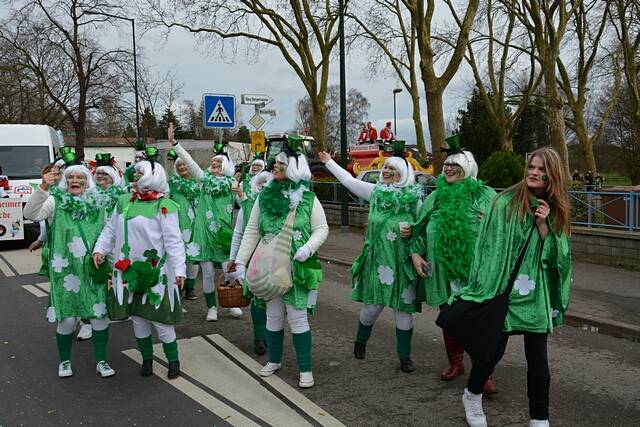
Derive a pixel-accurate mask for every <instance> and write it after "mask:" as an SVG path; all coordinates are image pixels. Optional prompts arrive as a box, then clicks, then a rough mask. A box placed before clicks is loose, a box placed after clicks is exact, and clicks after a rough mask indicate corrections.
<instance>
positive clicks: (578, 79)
mask: <svg viewBox="0 0 640 427" xmlns="http://www.w3.org/2000/svg"><path fill="white" fill-rule="evenodd" d="M609 3H610V2H609V1H604V2H603V1H601V0H591V1H583V2H582V3H581V4H580V5H579V6H578V7H577V8H576V9H575V10H573V15H572V17H571V22H572V25H571V27H570V30H572V34H573V37H571V39H570V41H569V42H568V43H567V46H565V48H564V49H563V50H564V54H563V55H562V56H558V58H557V60H556V62H557V64H558V71H559V74H560V76H559V79H558V85H559V87H560V88H561V90H562V91H563V93H564V95H565V98H566V102H567V106H568V107H569V109H570V110H571V115H572V117H567V118H565V123H566V124H567V126H568V127H569V128H570V129H571V130H572V131H573V132H574V133H575V135H576V138H577V139H578V142H579V143H580V147H581V148H582V154H583V156H584V160H585V163H586V165H587V168H588V169H589V170H591V171H592V172H593V174H594V175H595V174H596V173H597V166H596V159H595V156H594V155H593V144H594V142H595V141H597V140H598V139H599V138H600V135H601V134H602V132H603V130H604V127H605V125H606V122H607V120H608V119H609V116H610V115H611V112H612V111H613V108H614V106H615V105H616V103H617V102H618V96H619V94H620V81H621V76H620V74H621V72H620V67H619V64H618V58H617V55H616V54H615V53H613V54H607V55H605V56H603V55H602V54H600V52H601V50H602V49H601V48H602V43H603V41H604V36H605V34H606V27H607V23H608V22H609ZM594 24H595V25H594ZM572 52H575V54H572ZM563 57H564V59H563ZM567 59H569V61H570V63H569V65H568V66H567V65H566V64H567ZM606 62H608V63H609V64H610V65H609V66H605V65H604V63H606ZM601 64H602V65H601ZM598 66H600V69H601V70H600V71H601V73H604V76H603V77H604V79H606V80H610V79H611V77H613V85H612V87H610V88H609V89H610V90H611V91H610V92H609V93H608V97H607V98H608V100H609V103H608V106H607V107H606V108H604V110H603V114H601V115H600V117H599V118H598V123H596V124H595V125H594V126H592V129H590V128H589V124H588V122H587V118H586V117H585V115H586V113H587V111H586V106H587V100H588V99H587V95H588V93H589V92H590V91H591V88H594V89H595V88H596V87H597V86H598V85H596V84H595V83H596V81H597V79H596V76H595V75H594V74H595V73H594V71H596V70H595V68H594V67H598ZM599 80H600V82H601V83H602V82H603V78H600V79H599ZM589 133H591V135H590V134H589Z"/></svg>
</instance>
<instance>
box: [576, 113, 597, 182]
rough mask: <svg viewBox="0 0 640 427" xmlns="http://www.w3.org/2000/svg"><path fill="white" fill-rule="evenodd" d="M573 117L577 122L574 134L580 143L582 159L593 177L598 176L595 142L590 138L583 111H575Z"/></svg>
mask: <svg viewBox="0 0 640 427" xmlns="http://www.w3.org/2000/svg"><path fill="white" fill-rule="evenodd" d="M573 116H574V117H573V118H574V120H575V129H574V132H575V134H576V138H578V142H579V143H580V149H581V150H582V157H583V158H584V161H585V164H586V165H587V170H590V171H591V173H592V174H593V176H596V175H597V174H598V171H597V167H596V158H595V156H594V155H593V141H591V138H589V134H588V133H587V129H586V128H585V126H584V116H583V114H582V111H574V112H573Z"/></svg>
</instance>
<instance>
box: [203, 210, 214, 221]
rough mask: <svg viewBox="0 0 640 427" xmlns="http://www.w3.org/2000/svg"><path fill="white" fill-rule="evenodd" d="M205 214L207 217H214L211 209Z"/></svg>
mask: <svg viewBox="0 0 640 427" xmlns="http://www.w3.org/2000/svg"><path fill="white" fill-rule="evenodd" d="M205 216H206V217H207V219H211V218H213V212H211V211H207V213H206V214H205Z"/></svg>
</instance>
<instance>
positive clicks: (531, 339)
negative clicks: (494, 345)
mask: <svg viewBox="0 0 640 427" xmlns="http://www.w3.org/2000/svg"><path fill="white" fill-rule="evenodd" d="M523 334H524V353H525V355H526V357H527V396H528V397H529V415H530V416H531V418H532V419H537V420H547V419H549V384H550V382H551V375H550V374H549V361H548V359H547V334H541V333H534V332H524V333H523ZM507 341H509V335H508V334H503V335H502V342H501V343H500V350H499V352H498V357H497V358H496V361H495V363H493V364H486V363H482V362H479V361H477V360H473V361H472V368H471V374H470V375H469V381H468V382H467V389H468V390H469V391H470V392H471V393H475V394H480V393H482V387H483V386H484V383H485V382H486V381H487V378H489V375H491V374H492V373H493V369H494V368H495V366H496V365H497V364H498V362H499V361H500V359H502V356H503V355H504V351H505V349H506V348H507Z"/></svg>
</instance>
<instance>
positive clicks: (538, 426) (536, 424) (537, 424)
mask: <svg viewBox="0 0 640 427" xmlns="http://www.w3.org/2000/svg"><path fill="white" fill-rule="evenodd" d="M529 427H549V420H535V419H532V420H531V421H529Z"/></svg>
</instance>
